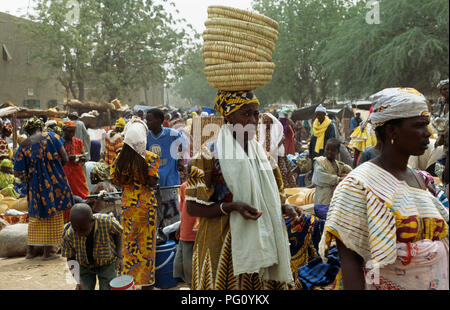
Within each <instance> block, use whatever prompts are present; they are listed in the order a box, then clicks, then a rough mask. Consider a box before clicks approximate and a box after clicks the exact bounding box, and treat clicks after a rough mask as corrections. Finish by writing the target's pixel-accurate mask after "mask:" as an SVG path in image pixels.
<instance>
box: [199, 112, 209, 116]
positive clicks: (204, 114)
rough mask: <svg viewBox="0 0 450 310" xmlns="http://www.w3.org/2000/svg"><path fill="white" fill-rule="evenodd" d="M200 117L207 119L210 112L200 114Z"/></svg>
mask: <svg viewBox="0 0 450 310" xmlns="http://www.w3.org/2000/svg"><path fill="white" fill-rule="evenodd" d="M200 116H201V117H205V116H209V114H208V112H206V111H203V112H202V113H200Z"/></svg>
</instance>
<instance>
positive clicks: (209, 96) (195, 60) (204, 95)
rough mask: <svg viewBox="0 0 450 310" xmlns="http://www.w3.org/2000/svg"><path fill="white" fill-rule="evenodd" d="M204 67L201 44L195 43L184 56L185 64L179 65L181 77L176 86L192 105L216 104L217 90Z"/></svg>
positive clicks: (179, 92) (175, 88)
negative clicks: (210, 82)
mask: <svg viewBox="0 0 450 310" xmlns="http://www.w3.org/2000/svg"><path fill="white" fill-rule="evenodd" d="M204 67H205V62H204V61H203V58H202V53H201V46H199V45H194V46H193V47H192V48H191V49H189V50H188V52H187V53H186V55H185V57H184V58H183V64H182V65H181V66H180V67H179V79H178V81H177V82H176V83H175V86H174V90H175V91H176V92H177V93H178V95H179V96H180V97H182V98H184V99H186V100H188V101H189V103H190V105H191V106H209V107H212V106H213V105H214V98H215V97H216V95H217V90H216V89H215V88H213V87H212V86H211V85H209V83H208V81H207V80H206V77H205V74H204V73H203V68H204Z"/></svg>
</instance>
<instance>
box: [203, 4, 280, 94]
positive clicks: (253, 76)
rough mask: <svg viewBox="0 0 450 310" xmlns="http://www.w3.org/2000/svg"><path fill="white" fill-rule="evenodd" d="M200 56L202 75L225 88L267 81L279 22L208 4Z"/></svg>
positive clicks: (248, 86)
mask: <svg viewBox="0 0 450 310" xmlns="http://www.w3.org/2000/svg"><path fill="white" fill-rule="evenodd" d="M205 26H206V30H205V32H204V33H203V41H204V45H203V49H202V55H203V59H204V60H205V65H206V66H205V69H204V72H205V76H206V79H207V80H208V82H209V84H211V86H213V87H214V88H217V89H219V90H224V91H241V90H246V91H250V90H254V89H256V88H258V87H261V86H264V85H265V84H267V83H268V82H269V81H270V80H271V79H272V75H273V71H274V69H275V64H274V63H273V62H272V53H273V51H274V49H275V42H276V41H277V40H278V29H279V25H278V23H277V22H276V21H274V20H272V19H270V18H268V17H266V16H263V15H259V14H255V13H252V12H248V11H244V10H239V9H235V8H230V7H225V6H210V7H208V20H207V21H206V22H205Z"/></svg>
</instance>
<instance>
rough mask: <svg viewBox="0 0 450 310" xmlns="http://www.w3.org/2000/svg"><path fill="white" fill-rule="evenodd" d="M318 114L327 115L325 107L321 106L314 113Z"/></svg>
mask: <svg viewBox="0 0 450 310" xmlns="http://www.w3.org/2000/svg"><path fill="white" fill-rule="evenodd" d="M317 112H323V113H327V109H326V108H325V107H324V106H323V105H321V104H319V105H318V106H317V108H316V110H315V111H314V113H317Z"/></svg>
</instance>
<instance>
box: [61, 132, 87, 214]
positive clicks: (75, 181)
mask: <svg viewBox="0 0 450 310" xmlns="http://www.w3.org/2000/svg"><path fill="white" fill-rule="evenodd" d="M64 148H65V150H66V152H67V156H70V155H81V154H83V153H84V147H83V142H82V141H81V140H80V139H78V138H75V137H73V138H72V144H66V145H64ZM64 172H65V173H66V175H67V178H68V180H69V186H70V189H71V190H72V194H73V195H77V196H79V197H81V198H83V199H86V197H87V196H88V195H89V189H88V184H87V179H86V174H85V172H84V169H83V166H82V165H81V164H76V163H75V162H74V161H69V162H68V163H67V164H65V165H64ZM69 220H70V209H67V210H66V211H64V221H65V222H68V221H69Z"/></svg>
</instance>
